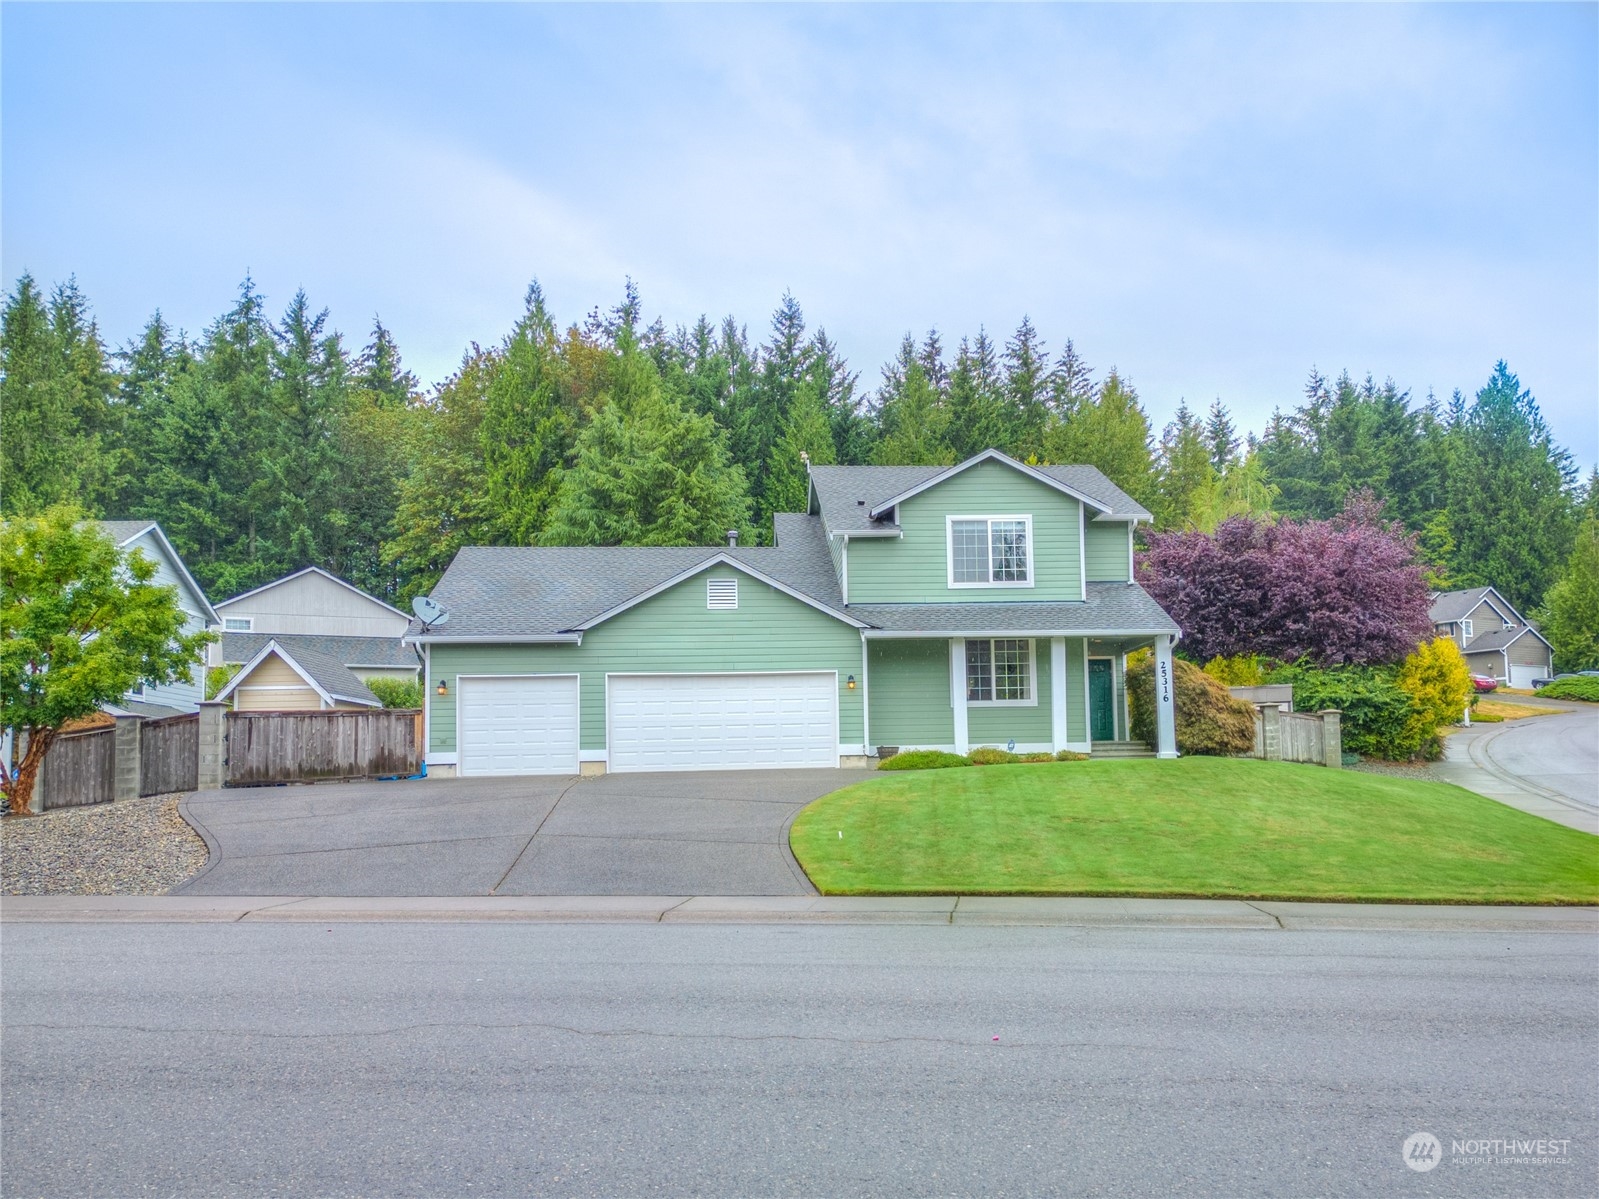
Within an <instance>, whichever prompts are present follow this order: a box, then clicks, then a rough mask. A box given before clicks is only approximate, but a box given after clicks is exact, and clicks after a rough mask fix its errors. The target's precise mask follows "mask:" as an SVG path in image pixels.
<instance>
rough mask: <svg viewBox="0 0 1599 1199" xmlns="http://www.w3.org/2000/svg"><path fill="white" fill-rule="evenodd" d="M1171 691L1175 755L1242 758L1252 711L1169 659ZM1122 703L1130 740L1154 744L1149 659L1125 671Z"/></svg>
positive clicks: (1251, 742)
mask: <svg viewBox="0 0 1599 1199" xmlns="http://www.w3.org/2000/svg"><path fill="white" fill-rule="evenodd" d="M1172 685H1173V686H1174V687H1175V688H1176V696H1175V697H1174V698H1175V699H1176V705H1177V750H1178V752H1179V753H1185V754H1213V755H1219V756H1225V755H1228V754H1247V753H1248V752H1249V751H1250V750H1251V749H1253V748H1254V746H1255V709H1254V708H1253V707H1252V706H1251V705H1249V704H1246V703H1245V702H1244V701H1243V700H1241V699H1234V698H1233V697H1232V696H1231V695H1229V694H1227V688H1226V687H1225V686H1223V685H1222V684H1221V683H1220V682H1218V681H1217V680H1216V679H1213V678H1211V677H1210V675H1208V674H1206V673H1205V672H1204V671H1203V670H1201V669H1199V667H1197V666H1195V665H1194V664H1193V663H1192V662H1185V661H1183V660H1182V659H1181V658H1173V659H1172ZM1127 699H1128V706H1129V707H1131V708H1132V715H1133V736H1134V737H1136V738H1137V739H1138V740H1140V741H1147V742H1148V743H1149V744H1151V745H1153V744H1154V743H1155V659H1154V656H1153V655H1151V656H1150V657H1148V658H1146V659H1144V660H1143V661H1141V662H1139V663H1138V664H1137V665H1136V666H1132V667H1130V668H1129V670H1128V671H1127Z"/></svg>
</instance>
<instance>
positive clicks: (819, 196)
mask: <svg viewBox="0 0 1599 1199" xmlns="http://www.w3.org/2000/svg"><path fill="white" fill-rule="evenodd" d="M1596 14H1599V8H1596V7H1595V6H1594V5H1575V4H1573V5H1556V6H1546V7H1544V6H1533V5H1513V6H1507V7H1496V6H1487V5H1471V6H1463V7H1447V6H1422V7H1398V6H1379V5H1373V6H1357V7H1348V8H1345V7H1336V6H1321V5H1311V6H1299V7H1294V6H1244V7H1238V8H1232V7H1201V6H1179V7H1175V8H1168V7H1155V6H1148V7H1144V6H1110V7H1042V6H1023V7H955V6H941V7H931V8H926V7H918V6H909V5H906V6H878V7H834V6H826V7H821V6H818V7H761V8H755V7H736V6H714V7H681V6H680V7H645V8H639V7H631V6H596V7H581V8H571V7H559V6H516V5H487V6H471V7H469V6H447V7H445V6H429V5H420V4H418V5H393V6H387V5H376V4H373V5H355V6H336V5H307V6H277V5H266V4H260V5H236V6H218V7H213V6H208V5H200V4H182V5H176V6H158V5H114V6H106V7H102V6H95V5H48V6H38V5H19V4H6V5H5V6H4V9H3V22H4V29H3V33H4V43H3V56H4V58H3V67H4V80H3V96H0V99H3V103H4V108H3V151H0V167H3V184H0V189H3V190H0V201H3V218H0V219H3V225H0V266H3V270H4V274H5V278H6V286H7V287H8V288H9V287H10V285H11V283H12V282H14V280H15V279H16V277H17V276H18V275H19V274H20V273H21V272H22V271H23V270H29V271H32V272H33V273H34V275H35V276H36V277H38V278H39V279H41V280H45V281H54V280H59V279H62V278H65V277H66V276H67V275H69V274H73V273H75V274H76V275H77V278H78V281H79V283H80V285H81V286H82V287H83V288H84V290H85V291H86V292H87V293H88V295H89V296H90V298H91V300H92V301H93V303H94V305H95V311H96V314H97V316H98V319H99V321H100V325H101V329H102V331H103V332H104V333H105V334H106V335H107V336H108V337H109V338H110V339H112V340H113V341H116V342H121V341H123V340H125V339H127V338H129V337H131V336H133V335H134V333H136V332H137V330H138V328H139V327H140V326H141V325H142V324H143V322H144V321H145V320H146V319H147V318H148V316H149V315H150V313H151V311H152V310H153V309H155V308H156V307H160V308H161V309H162V310H163V312H164V313H165V314H166V315H167V317H168V318H169V319H170V320H171V321H173V322H174V323H175V324H178V325H180V326H182V327H185V328H187V329H188V330H190V331H191V332H198V331H199V330H200V329H201V328H202V327H203V326H204V325H205V324H206V323H207V322H208V321H209V320H210V319H211V318H212V317H214V316H215V315H216V314H218V313H219V312H221V311H222V310H223V309H225V308H226V307H227V306H228V304H229V303H230V302H231V300H232V298H233V295H234V292H235V288H236V286H237V284H238V282H239V280H240V279H241V278H242V277H243V276H244V275H245V273H246V272H247V271H248V272H249V273H250V274H252V275H253V276H254V278H255V279H256V281H257V283H258V284H259V285H260V287H261V288H262V289H263V290H264V291H265V292H266V293H267V295H268V297H269V301H270V302H271V304H272V306H273V307H274V308H275V309H281V307H282V305H284V304H286V303H287V301H288V299H289V297H290V296H291V294H292V293H293V291H294V289H295V288H297V287H304V288H305V289H306V291H307V292H308V293H309V295H310V297H311V299H312V301H313V302H314V303H315V304H317V305H326V306H328V307H329V308H331V309H332V319H333V322H334V324H335V325H336V326H337V327H339V328H341V329H343V330H344V331H345V333H346V336H347V337H348V338H349V339H350V340H351V341H352V342H355V343H359V342H360V341H361V340H362V339H363V337H364V334H365V333H366V331H367V328H368V327H369V325H370V321H371V318H372V315H373V314H374V313H380V314H381V315H382V317H383V320H384V322H385V323H386V324H388V325H389V326H390V328H392V329H393V330H394V332H395V334H396V336H397V337H398V338H399V341H400V345H401V349H402V351H403V352H404V353H405V354H406V356H407V359H408V362H409V364H410V365H411V366H412V368H413V369H414V370H416V371H417V373H418V374H419V375H421V376H422V377H423V378H424V379H425V380H428V381H436V380H438V379H441V378H443V377H444V376H445V375H447V374H448V373H449V372H450V371H451V370H453V368H454V367H455V365H456V364H457V362H458V361H459V359H460V355H461V353H462V350H463V349H464V348H465V346H466V345H467V343H468V342H470V341H473V340H477V341H480V342H490V341H494V340H497V339H498V338H499V337H500V336H502V335H503V333H504V332H505V330H506V329H507V328H508V327H509V325H510V324H511V322H512V321H513V320H514V318H515V316H516V315H517V313H518V311H519V309H520V304H521V297H522V294H523V292H524V290H525V288H526V286H527V283H528V280H529V279H530V278H532V277H533V276H535V275H536V276H538V278H539V279H540V280H541V281H542V283H543V285H544V288H545V291H546V293H547V295H548V296H549V297H550V300H551V302H552V303H553V305H554V306H555V308H556V311H557V314H558V315H559V316H560V317H562V318H563V319H566V320H576V319H579V318H581V316H582V315H583V313H584V312H586V311H587V310H588V309H590V308H592V307H595V306H597V305H598V306H609V305H611V304H613V303H614V302H615V301H616V299H617V298H618V297H619V295H620V292H621V289H622V283H623V278H624V276H627V275H631V276H633V278H634V279H635V280H637V282H638V283H639V286H640V287H641V289H642V291H643V295H644V301H645V307H646V310H647V311H648V312H649V313H650V314H651V315H654V314H657V313H658V314H660V315H662V316H664V317H665V319H666V320H667V322H668V324H674V323H678V322H682V323H688V322H691V321H692V320H693V319H694V318H695V317H696V316H697V315H698V314H699V313H701V312H705V313H708V314H710V315H711V316H713V317H719V316H721V315H722V314H725V313H729V312H731V313H734V314H735V315H737V316H738V317H739V318H740V319H742V320H744V321H746V322H747V323H748V324H749V326H750V330H751V333H752V334H754V335H757V336H764V335H765V332H766V324H767V319H768V316H769V314H770V312H771V310H772V308H773V307H774V306H775V304H776V302H777V301H778V299H779V297H780V296H781V295H782V293H783V291H784V290H785V289H790V290H792V291H793V292H794V294H795V295H796V296H797V297H798V298H799V300H800V302H801V303H802V304H803V305H804V308H805V312H806V315H807V317H808V318H809V320H810V322H811V324H812V326H813V327H814V326H816V325H824V326H826V328H827V329H828V332H829V333H830V334H831V335H832V336H833V337H834V338H835V339H836V340H837V341H838V342H839V343H840V345H841V347H842V349H843V350H844V352H845V353H846V354H847V355H848V356H849V358H850V360H851V364H852V365H853V366H854V367H855V368H856V369H858V370H860V371H861V372H862V378H863V382H871V383H875V381H876V379H877V372H878V368H879V366H880V365H881V363H882V362H883V361H884V360H885V359H886V358H887V357H888V356H889V355H890V354H891V353H892V352H893V350H894V348H895V346H896V344H897V343H898V341H899V338H900V337H901V335H902V334H903V333H904V332H905V331H906V330H913V331H915V332H916V333H917V334H918V335H920V334H921V333H922V332H924V331H925V330H926V329H928V328H930V327H935V326H936V327H937V328H938V329H939V330H940V331H941V333H942V334H943V336H944V338H945V342H946V345H950V346H952V345H953V343H954V341H955V340H956V339H957V338H958V336H959V335H960V334H961V333H974V332H975V331H976V330H977V328H978V326H979V325H986V326H987V327H988V329H989V331H990V332H991V333H994V334H997V335H1000V336H1003V335H1005V334H1007V333H1008V332H1009V331H1010V330H1011V329H1012V328H1014V327H1015V325H1016V323H1017V322H1018V320H1019V319H1020V317H1021V316H1022V314H1023V313H1026V314H1029V315H1030V316H1031V317H1032V319H1033V321H1034V323H1035V324H1036V325H1037V326H1038V327H1039V329H1040V330H1041V332H1042V333H1043V335H1044V337H1045V338H1046V340H1047V342H1048V344H1049V347H1050V348H1051V349H1052V350H1054V349H1058V348H1059V346H1060V345H1061V344H1062V343H1063V341H1064V340H1065V339H1066V338H1067V337H1071V338H1072V339H1073V340H1074V341H1075V343H1076V345H1077V347H1078V349H1079V351H1080V352H1081V353H1082V354H1083V355H1084V357H1085V358H1086V359H1087V360H1088V362H1089V363H1090V364H1091V365H1092V366H1093V367H1095V368H1096V369H1097V370H1099V371H1101V372H1103V371H1104V370H1106V369H1108V368H1109V367H1111V366H1112V365H1115V366H1117V367H1118V368H1119V369H1120V370H1121V371H1122V372H1123V374H1124V375H1126V376H1128V377H1129V378H1130V379H1131V380H1132V382H1133V384H1134V385H1135V386H1136V387H1137V388H1138V390H1139V392H1140V394H1141V395H1142V397H1143V399H1144V401H1145V404H1146V406H1147V407H1148V409H1149V410H1150V413H1151V416H1152V417H1153V419H1154V421H1155V423H1156V425H1157V428H1158V427H1159V425H1160V424H1162V423H1163V422H1164V421H1165V420H1167V419H1169V417H1170V415H1171V412H1172V410H1173V409H1174V408H1175V407H1176V405H1177V403H1178V401H1179V399H1182V398H1186V399H1187V400H1188V401H1189V403H1190V404H1192V405H1194V406H1195V407H1203V406H1205V405H1208V404H1209V402H1210V401H1211V400H1212V399H1213V398H1215V397H1217V396H1220V397H1221V398H1222V399H1223V400H1224V401H1225V402H1227V403H1228V404H1229V405H1230V406H1231V407H1232V408H1233V409H1234V411H1235V413H1237V414H1238V416H1239V417H1240V418H1241V419H1242V421H1243V422H1244V423H1246V424H1247V425H1249V426H1251V427H1254V428H1259V427H1260V425H1261V424H1262V423H1263V421H1264V420H1265V419H1266V418H1267V417H1268V416H1269V414H1270V412H1271V410H1272V408H1273V407H1274V406H1276V405H1282V406H1285V407H1286V406H1289V405H1292V404H1293V403H1295V402H1296V401H1297V400H1298V399H1299V396H1300V391H1301V388H1302V387H1303V384H1304V380H1305V377H1306V375H1307V373H1308V372H1309V370H1310V368H1311V367H1312V365H1316V366H1319V367H1320V368H1321V369H1322V370H1323V371H1325V372H1328V373H1336V372H1337V371H1338V370H1340V369H1342V368H1346V367H1347V368H1348V369H1349V370H1351V371H1352V372H1354V373H1356V374H1364V373H1365V372H1367V371H1372V372H1374V373H1376V374H1377V375H1378V376H1379V378H1380V377H1382V376H1384V375H1391V376H1392V377H1393V378H1394V379H1395V380H1396V381H1397V382H1398V383H1399V384H1400V385H1401V386H1402V387H1408V388H1410V389H1411V390H1412V391H1413V392H1414V393H1415V394H1416V395H1417V396H1421V395H1424V394H1425V393H1426V391H1427V389H1428V388H1429V387H1431V388H1433V389H1435V390H1436V391H1437V392H1438V394H1439V395H1440V396H1441V397H1444V396H1447V395H1448V393H1449V391H1450V390H1451V389H1452V388H1455V387H1459V388H1462V389H1463V390H1471V389H1474V388H1475V387H1477V386H1479V385H1480V384H1481V383H1482V382H1483V381H1484V380H1486V378H1487V377H1488V374H1489V372H1490V371H1491V370H1492V367H1493V363H1494V360H1495V359H1496V358H1500V357H1503V358H1505V359H1506V360H1507V361H1508V362H1509V363H1510V365H1511V367H1512V369H1513V370H1515V371H1517V373H1518V374H1520V376H1521V378H1522V380H1523V382H1524V384H1526V385H1527V386H1529V387H1530V388H1531V389H1532V390H1533V392H1534V393H1535V394H1536V395H1537V397H1538V399H1539V401H1540V403H1541V404H1542V406H1543V408H1544V411H1545V413H1546V415H1547V416H1548V418H1549V420H1550V422H1551V424H1552V425H1553V426H1554V429H1555V432H1556V435H1557V437H1558V438H1559V439H1560V440H1561V441H1563V442H1564V443H1565V444H1567V445H1568V446H1569V447H1570V448H1571V449H1572V450H1573V452H1574V453H1575V454H1576V456H1577V458H1578V460H1579V461H1580V462H1581V463H1583V464H1584V465H1586V464H1591V463H1592V462H1594V460H1595V458H1596V456H1599V427H1596V426H1599V416H1596V413H1599V15H1596Z"/></svg>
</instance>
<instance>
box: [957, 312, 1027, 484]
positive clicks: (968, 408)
mask: <svg viewBox="0 0 1599 1199" xmlns="http://www.w3.org/2000/svg"><path fill="white" fill-rule="evenodd" d="M1010 416H1011V413H1010V409H1009V408H1008V406H1007V405H1006V402H1005V389H1004V379H1003V378H1002V376H1001V375H1000V369H999V356H998V354H997V353H996V352H995V350H994V343H993V342H992V341H990V340H989V337H988V334H987V333H986V332H984V331H983V330H982V329H981V328H979V329H978V331H977V338H976V340H975V341H972V342H970V343H968V342H967V340H966V338H964V337H963V338H961V340H960V347H959V349H958V350H957V351H956V353H955V367H954V369H953V370H952V371H950V376H949V444H950V449H951V451H952V452H953V453H954V456H955V459H956V461H963V460H965V459H967V458H970V457H971V456H972V455H974V454H981V453H982V452H983V451H984V450H989V449H997V450H1009V449H1010V447H1011V445H1012V443H1013V442H1014V441H1015V433H1014V428H1013V425H1012V422H1011V419H1010Z"/></svg>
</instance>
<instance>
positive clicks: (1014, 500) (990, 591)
mask: <svg viewBox="0 0 1599 1199" xmlns="http://www.w3.org/2000/svg"><path fill="white" fill-rule="evenodd" d="M1077 509H1078V504H1077V501H1076V500H1074V499H1072V498H1071V496H1069V495H1064V494H1062V493H1061V492H1059V491H1056V490H1055V489H1054V488H1052V487H1048V486H1045V485H1044V484H1043V483H1040V482H1038V481H1037V480H1036V479H1032V478H1029V477H1028V476H1027V475H1024V474H1022V473H1021V472H1019V471H1017V470H1015V469H1014V468H1012V467H1009V466H1005V465H1003V464H1001V463H998V462H984V463H982V464H980V465H978V466H974V467H972V468H971V469H969V470H966V471H963V472H962V473H961V474H959V475H956V476H955V477H954V478H953V479H950V480H949V481H948V482H946V483H941V484H940V485H939V486H937V487H934V488H932V489H930V490H928V491H924V492H922V493H921V494H920V495H918V496H916V497H914V498H913V499H910V500H907V501H906V502H905V503H903V504H901V505H900V510H899V523H900V529H901V530H902V531H903V533H904V536H903V537H900V538H863V539H861V540H858V541H851V542H850V547H849V600H850V603H852V604H894V603H921V604H939V603H960V604H971V603H985V602H993V603H1016V602H1037V601H1043V600H1079V599H1082V585H1081V565H1082V562H1081V558H1082V550H1081V548H1080V547H1079V545H1078V534H1079V520H1080V518H1079V515H1078V510H1077ZM1022 515H1026V516H1031V517H1032V518H1033V545H1032V559H1033V560H1032V568H1033V580H1034V585H1033V586H1032V587H991V588H990V587H957V588H952V587H950V585H949V541H948V534H947V525H946V522H945V517H947V516H1022ZM1122 536H1123V537H1124V538H1125V537H1126V534H1125V532H1124V533H1123V534H1122ZM1123 577H1125V574H1124V575H1123ZM874 735H875V734H874ZM885 744H886V743H885Z"/></svg>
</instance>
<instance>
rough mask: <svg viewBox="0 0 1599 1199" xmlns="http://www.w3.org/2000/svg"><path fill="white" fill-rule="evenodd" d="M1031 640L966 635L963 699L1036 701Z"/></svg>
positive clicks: (973, 701)
mask: <svg viewBox="0 0 1599 1199" xmlns="http://www.w3.org/2000/svg"><path fill="white" fill-rule="evenodd" d="M1035 644H1036V643H1035V642H1034V641H1032V640H1031V639H1028V638H1019V637H995V638H993V639H989V638H967V640H966V702H967V703H968V704H994V705H1000V704H1010V705H1013V706H1020V705H1027V706H1031V705H1036V704H1037V703H1038V696H1037V692H1036V690H1035V689H1034V686H1033V680H1034V678H1036V677H1037V674H1038V669H1037V667H1038V663H1037V660H1036V655H1035V652H1034V646H1035Z"/></svg>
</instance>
